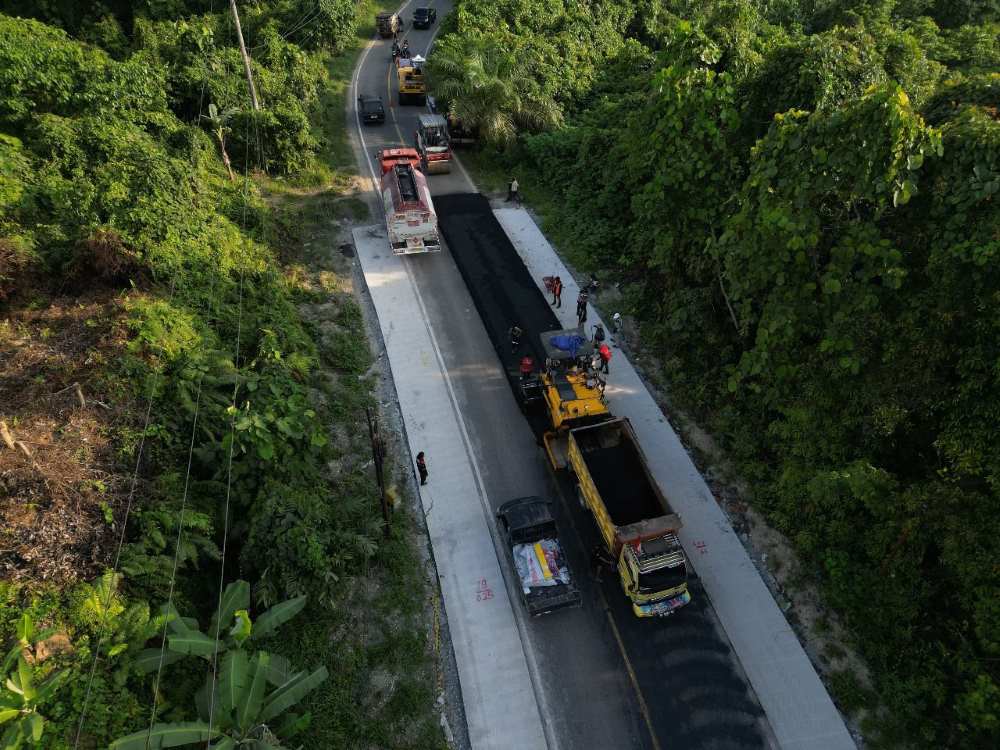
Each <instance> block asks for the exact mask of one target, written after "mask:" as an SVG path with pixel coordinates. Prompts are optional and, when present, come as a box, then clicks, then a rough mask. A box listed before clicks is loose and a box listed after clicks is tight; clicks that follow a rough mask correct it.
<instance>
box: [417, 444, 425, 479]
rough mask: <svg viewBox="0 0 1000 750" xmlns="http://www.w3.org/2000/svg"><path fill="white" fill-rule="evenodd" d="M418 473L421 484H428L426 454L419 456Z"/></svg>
mask: <svg viewBox="0 0 1000 750" xmlns="http://www.w3.org/2000/svg"><path fill="white" fill-rule="evenodd" d="M417 473H418V474H419V475H420V484H421V485H424V484H427V462H426V461H425V460H424V452H423V451H420V453H418V454H417Z"/></svg>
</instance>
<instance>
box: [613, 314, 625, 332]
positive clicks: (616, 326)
mask: <svg viewBox="0 0 1000 750" xmlns="http://www.w3.org/2000/svg"><path fill="white" fill-rule="evenodd" d="M621 329H622V314H621V313H620V312H616V313H615V314H614V315H612V316H611V333H613V334H615V335H617V334H618V331H620V330H621Z"/></svg>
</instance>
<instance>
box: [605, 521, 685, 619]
mask: <svg viewBox="0 0 1000 750" xmlns="http://www.w3.org/2000/svg"><path fill="white" fill-rule="evenodd" d="M618 567H619V573H620V574H621V578H622V583H623V585H624V587H625V593H626V594H627V596H628V597H629V599H631V600H632V610H633V612H635V614H636V615H637V616H638V617H654V616H663V615H668V614H671V613H672V612H673V611H674V610H675V609H679V608H680V607H683V606H684V605H685V604H687V603H688V602H690V601H691V594H690V593H689V592H688V587H687V578H688V576H687V559H686V558H685V556H684V551H683V549H681V544H680V540H678V538H677V535H676V534H672V533H670V534H665V535H663V536H661V537H657V538H655V539H648V540H646V541H645V542H639V543H636V544H623V545H622V554H621V559H620V560H619V561H618Z"/></svg>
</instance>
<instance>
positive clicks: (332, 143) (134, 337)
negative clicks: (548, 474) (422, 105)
mask: <svg viewBox="0 0 1000 750" xmlns="http://www.w3.org/2000/svg"><path fill="white" fill-rule="evenodd" d="M359 14H360V15H361V17H362V18H363V19H364V22H363V23H362V28H361V30H360V31H359V33H358V34H357V36H356V38H355V39H354V43H353V44H349V45H348V49H347V50H346V52H344V53H342V54H340V55H336V56H334V55H330V54H329V53H325V52H315V51H313V52H303V54H304V55H306V56H305V57H304V58H295V59H304V60H305V61H306V62H307V63H310V64H309V65H307V66H304V67H303V70H316V69H317V67H316V66H315V65H312V64H311V63H313V62H315V60H316V59H320V60H321V61H322V62H323V65H322V68H321V69H322V71H323V73H322V75H321V80H320V81H319V84H318V85H319V89H320V94H319V96H318V97H317V98H316V99H315V100H312V99H310V101H311V102H312V106H311V109H310V112H309V113H310V115H311V117H312V127H311V130H312V133H311V135H312V138H314V139H315V140H316V141H318V142H319V144H320V150H319V154H318V156H317V158H315V159H312V160H307V162H308V166H306V167H305V168H304V169H302V170H301V171H300V172H298V173H296V174H293V175H290V176H288V177H285V178H275V177H268V176H266V175H262V174H258V175H255V176H253V178H252V179H250V180H245V179H244V178H242V177H237V178H236V179H233V180H229V179H227V175H226V174H225V172H224V170H223V167H222V164H221V161H220V158H219V144H218V143H217V142H214V141H213V140H212V136H211V135H210V134H208V133H206V132H205V131H204V130H203V129H202V128H201V127H199V126H198V125H192V124H191V122H189V121H188V120H186V119H181V118H180V117H178V116H176V115H175V114H174V113H173V111H172V110H170V109H169V108H168V107H167V93H166V92H165V90H160V88H156V87H161V88H162V86H163V81H164V80H165V78H166V71H167V69H168V68H170V66H171V65H173V64H174V63H175V62H176V61H174V60H172V59H171V60H169V62H168V61H167V60H166V59H164V60H159V61H157V62H152V63H149V64H150V66H151V68H150V71H152V72H155V73H157V74H158V75H160V78H157V77H156V76H155V75H149V76H147V77H146V79H144V80H149V81H152V83H151V86H153V88H154V89H156V90H155V91H153V93H151V94H150V95H149V97H148V101H145V100H144V101H142V102H139V103H138V104H133V105H123V109H122V112H118V111H116V112H114V113H109V112H106V111H104V110H100V111H98V112H96V113H95V112H91V111H88V110H85V109H80V108H79V107H77V104H78V103H77V102H76V100H74V101H73V102H69V103H65V102H63V103H57V104H52V103H51V102H42V108H43V109H44V107H45V106H48V107H50V108H55V109H57V111H58V116H57V117H49V116H48V115H47V114H46V115H45V116H44V117H42V116H39V117H38V118H37V120H36V119H32V118H34V115H32V114H31V113H32V112H33V111H34V110H35V109H37V108H38V106H37V105H38V102H37V101H36V100H38V99H40V98H41V97H40V95H39V94H37V93H35V89H31V91H30V92H29V93H27V94H24V96H23V99H24V102H23V106H22V107H21V110H19V111H23V112H24V113H28V114H25V115H24V117H23V118H22V119H20V120H12V119H11V118H7V119H6V120H2V121H0V130H2V131H3V132H0V209H3V210H0V318H3V319H4V320H3V322H2V324H0V362H2V366H0V420H2V421H3V427H4V430H3V442H2V443H0V518H2V519H3V524H2V526H3V529H2V535H3V536H2V540H3V542H4V545H3V549H2V550H0V571H2V575H0V639H2V641H3V642H4V643H5V645H9V644H10V643H11V642H12V641H13V639H14V635H15V633H16V631H17V630H18V628H19V627H21V626H20V625H19V623H20V622H21V617H22V615H25V614H27V615H29V616H30V617H31V619H32V620H33V621H34V622H35V623H36V624H37V626H38V629H39V632H46V635H45V636H44V637H40V638H39V642H38V643H31V644H30V645H29V646H24V647H23V648H24V649H25V651H24V652H23V653H24V654H26V657H25V658H26V659H28V662H27V663H28V664H29V665H30V668H31V670H32V671H33V673H34V678H35V679H36V680H41V679H44V678H45V677H47V676H50V675H53V674H56V673H58V672H59V671H60V670H66V675H65V679H64V681H63V683H62V685H61V687H60V689H59V690H58V691H57V692H56V693H55V694H54V695H53V696H52V697H50V698H49V699H48V700H47V701H46V702H45V705H43V706H42V709H41V710H42V713H43V714H44V716H45V717H46V723H45V730H44V733H43V736H42V739H41V740H40V741H38V740H37V738H36V740H35V741H34V743H33V746H38V747H44V748H59V749H60V750H62V748H68V747H71V746H74V745H75V744H76V743H75V742H74V736H75V735H76V729H77V725H78V723H79V722H80V721H81V717H83V721H82V734H81V741H80V743H79V746H80V747H106V746H108V744H109V743H110V742H111V741H112V740H114V739H115V738H117V737H121V736H122V735H124V734H127V733H129V732H133V731H136V730H138V729H140V728H141V727H144V726H146V725H147V723H148V722H149V720H150V716H151V714H152V712H153V707H154V706H155V707H156V713H157V718H158V719H159V720H161V721H186V720H191V719H192V718H193V714H194V712H195V708H194V705H193V700H192V696H193V695H194V693H195V692H196V691H197V689H198V688H199V686H200V685H201V684H203V682H204V680H205V678H206V671H205V669H204V668H203V664H202V663H199V662H197V660H195V661H194V662H190V661H189V662H183V663H180V664H176V665H168V666H167V667H166V668H165V670H164V673H163V677H164V681H163V682H162V683H161V684H160V692H159V694H158V695H156V696H155V697H154V695H153V678H152V677H151V676H150V675H149V674H148V673H143V672H142V671H141V670H140V669H139V668H138V662H139V661H140V658H139V657H140V654H141V652H142V650H143V648H144V647H146V646H147V645H151V646H158V645H159V639H160V633H161V632H162V625H163V623H162V621H160V620H159V619H158V615H157V613H158V612H159V608H160V605H161V604H162V603H163V602H165V601H166V600H167V598H168V596H171V597H172V599H173V603H174V605H175V606H176V607H177V609H178V610H179V611H180V612H181V613H183V614H184V615H185V616H191V617H194V618H196V619H197V620H198V621H199V622H200V625H201V626H202V627H204V626H205V625H206V624H207V622H208V620H209V617H210V616H211V613H212V612H214V611H215V605H216V600H217V596H218V593H217V588H216V586H217V583H218V581H219V575H220V561H221V560H222V557H223V555H222V550H221V549H220V546H221V540H222V539H223V533H222V530H223V527H224V525H225V524H227V523H228V532H229V533H228V535H227V536H226V538H227V540H228V547H227V549H226V550H225V553H226V554H225V560H224V562H225V569H224V570H225V578H226V579H235V578H243V579H245V580H247V581H249V582H250V583H251V586H252V593H253V604H252V605H251V607H250V609H251V612H252V614H253V615H256V614H258V613H259V611H260V610H261V609H262V608H264V607H266V606H268V605H269V604H271V603H273V602H274V601H279V600H282V599H285V598H288V597H290V596H294V595H296V594H307V595H308V597H309V598H308V607H307V609H306V610H305V611H304V612H303V613H302V614H300V615H299V617H298V618H297V619H296V620H294V621H293V622H292V623H291V624H289V625H286V626H284V627H283V629H282V631H281V632H280V634H279V637H277V638H276V639H275V642H274V643H273V644H271V645H272V646H273V649H274V650H275V651H280V652H281V653H283V654H285V655H287V656H289V657H291V661H292V663H293V664H294V665H295V667H297V668H303V669H305V668H312V667H315V666H318V664H319V663H325V664H326V665H327V667H328V669H329V672H330V674H331V675H332V677H331V678H330V679H329V680H328V681H327V682H326V683H325V684H324V685H323V687H322V689H320V690H317V691H316V692H314V693H312V694H311V695H309V696H308V699H307V704H306V705H305V708H307V709H309V710H311V712H312V715H313V717H314V721H313V725H312V727H311V728H309V729H308V730H307V731H306V732H305V733H304V734H302V735H301V736H299V737H296V739H295V742H296V743H303V744H304V746H305V747H309V748H329V747H364V746H366V745H378V746H381V747H413V748H428V747H439V746H441V745H442V744H443V742H442V739H441V733H440V730H439V729H438V725H437V715H436V712H435V706H434V699H435V697H436V694H437V684H436V680H435V669H434V657H435V645H434V642H433V639H432V638H431V637H430V636H429V634H430V633H433V632H434V629H433V627H432V626H431V624H430V623H431V621H432V620H431V617H432V614H430V613H431V611H432V610H431V609H429V608H428V606H427V602H428V596H429V588H428V587H427V585H426V582H425V581H424V577H423V573H422V570H423V568H422V565H421V562H420V556H419V547H418V545H419V539H418V538H417V537H416V536H415V533H414V528H413V523H412V521H411V519H409V518H408V517H407V516H406V514H405V512H399V513H398V514H397V519H396V524H395V526H394V529H393V536H392V538H391V539H389V540H388V541H383V540H382V538H381V529H380V520H381V519H380V514H379V512H378V503H377V494H376V489H375V483H374V479H373V476H372V471H371V468H370V467H369V466H368V461H369V459H370V454H369V448H368V445H367V435H366V432H365V428H364V407H365V406H366V405H369V404H372V403H373V401H374V399H373V398H372V383H371V381H370V380H368V379H364V378H363V377H362V376H363V374H364V373H365V371H366V370H367V369H368V367H369V366H370V364H371V354H370V351H369V347H368V344H367V340H366V333H365V328H364V321H363V319H362V313H361V308H360V307H359V306H358V304H357V301H356V299H355V296H354V291H355V290H354V289H353V282H352V278H353V275H352V269H351V261H350V260H348V258H347V257H345V255H342V254H340V252H339V250H338V249H339V247H340V245H341V244H343V243H344V242H347V241H349V239H350V238H349V228H350V226H351V224H352V223H353V222H355V221H362V220H365V221H367V220H368V217H367V209H366V207H365V204H364V202H363V201H362V200H361V199H360V197H359V196H358V195H356V194H355V193H354V192H353V190H354V159H353V156H352V154H351V151H350V146H349V140H348V137H347V136H348V133H347V131H346V129H345V127H344V126H345V117H344V104H345V96H346V95H347V92H348V89H349V84H350V74H351V71H352V69H353V66H354V63H355V61H356V59H357V55H358V52H359V51H360V50H361V49H362V47H363V45H364V41H365V39H367V38H368V37H369V36H370V32H371V23H372V17H373V14H374V7H373V5H372V4H370V3H368V4H363V5H362V6H361V7H360V9H359ZM215 22H220V23H221V22H222V21H221V20H220V19H219V18H214V19H211V18H210V19H206V20H205V23H207V24H211V23H215ZM186 28H187V27H186V25H185V24H180V23H178V24H174V23H172V22H171V23H166V22H165V23H164V24H163V25H162V26H160V27H158V32H162V33H164V34H166V33H167V32H171V33H172V32H177V33H181V34H182V33H183V32H184V30H185V29H186ZM0 34H3V35H5V36H4V37H3V41H4V42H5V44H0V48H2V50H3V52H4V53H5V54H7V53H9V54H20V52H19V51H21V50H36V48H37V49H38V50H42V51H44V52H45V53H46V54H49V53H51V54H52V55H53V57H52V58H51V60H49V59H48V58H47V60H49V61H48V62H47V64H46V65H47V66H48V67H46V66H37V67H39V68H40V70H41V74H40V75H43V76H44V75H48V74H50V73H51V71H50V70H49V68H53V69H58V64H63V65H65V66H67V70H66V71H63V72H65V73H66V75H71V76H77V75H78V74H80V71H79V70H77V68H76V67H73V66H74V65H77V64H78V63H79V61H80V60H82V59H84V56H85V55H89V56H90V57H88V58H86V59H87V64H88V65H89V66H90V67H88V68H87V74H86V75H82V74H80V75H79V78H80V79H81V80H87V81H90V82H91V84H89V85H95V86H96V85H97V84H98V83H100V82H101V81H103V80H104V79H103V78H102V76H107V77H108V78H109V79H110V80H114V81H116V82H117V81H121V80H125V79H128V80H129V81H131V80H132V79H131V78H130V77H129V76H128V75H124V72H127V71H124V72H123V70H122V69H121V65H122V64H120V63H118V62H116V61H114V60H112V59H110V58H107V57H105V56H103V53H100V52H98V51H96V50H94V49H93V48H87V49H84V47H83V46H82V45H81V44H80V42H79V41H77V40H75V39H73V38H71V37H68V36H65V35H62V34H61V32H54V31H52V30H51V29H48V28H46V27H43V25H42V24H29V23H26V22H21V21H15V20H10V19H5V18H4V17H2V16H0ZM153 37H157V34H153V35H151V37H150V38H153ZM157 38H158V37H157ZM9 40H13V41H9ZM274 43H275V44H276V43H277V42H274ZM177 50H178V51H182V52H183V54H187V53H188V48H187V46H186V45H184V44H180V45H179V46H178V47H177ZM57 52H58V53H59V54H56V53H57ZM168 52H170V50H165V49H164V50H160V54H163V55H164V58H168V57H169V55H168V54H167V53H168ZM151 54H153V53H151ZM261 56H262V57H263V56H264V55H263V53H262V54H261ZM154 57H155V55H154ZM52 60H55V62H52ZM275 65H276V66H277V63H275ZM28 67H31V66H28ZM32 69H33V68H32ZM170 69H172V70H176V68H170ZM118 76H122V77H118ZM265 78H266V77H265ZM273 80H276V81H279V82H280V81H281V80H284V79H282V78H276V79H273ZM94 82H96V83H94ZM212 82H213V83H218V81H216V80H215V78H213V79H212ZM116 85H117V84H116ZM282 85H283V84H282ZM308 88H309V87H308V86H304V87H303V89H304V90H307V89H308ZM273 93H277V92H273ZM32 97H34V99H32ZM81 99H85V100H86V101H88V102H89V101H91V99H88V98H87V97H81ZM271 101H272V102H273V101H274V98H272V99H271ZM60 107H61V109H60ZM220 109H221V107H220ZM43 114H44V113H43ZM46 118H47V119H46ZM191 119H194V118H191ZM41 121H44V122H47V123H49V124H51V123H53V122H58V123H59V127H60V128H61V129H60V135H59V137H60V139H61V143H62V144H63V145H65V146H66V149H65V151H63V152H59V153H58V154H57V155H55V156H53V155H52V154H49V153H48V152H44V153H43V149H42V147H43V146H44V144H45V139H40V140H39V139H28V138H25V137H24V134H25V133H28V132H31V128H32V127H35V126H36V125H37V124H38V122H41ZM154 121H155V123H156V125H155V126H151V125H149V123H150V122H154ZM200 124H201V123H200V121H199V125H200ZM264 124H266V122H265V123H264ZM7 130H9V131H10V132H11V133H14V134H13V135H10V134H8V133H7V132H6V131H7ZM241 132H243V133H245V132H249V129H248V128H246V129H243V130H241V129H239V128H234V129H233V130H232V131H231V133H230V135H231V136H232V138H231V143H235V142H237V140H238V139H237V135H239V133H241ZM272 145H273V144H272ZM258 146H259V144H258ZM303 158H305V157H304V156H303ZM248 161H250V160H248V159H243V158H236V154H235V153H234V159H233V163H234V164H241V165H242V164H246V163H247V162H248ZM250 163H252V161H251V162H250ZM290 163H291V162H290ZM295 163H299V162H298V161H296V162H295ZM43 167H44V170H43ZM275 171H278V170H275ZM43 172H44V174H43ZM29 195H30V196H31V199H30V200H29V199H25V200H22V196H29ZM64 199H65V201H66V202H63V201H64ZM95 216H97V217H101V221H103V225H99V226H96V227H95V225H94V224H95V222H97V221H98V219H95V218H94V217H95ZM147 409H148V419H149V422H148V425H146V424H145V419H144V417H145V415H146V414H147ZM140 444H141V445H142V448H141V449H140ZM230 469H231V470H230ZM133 472H135V474H134V476H133ZM187 472H190V475H189V476H188V474H187ZM223 500H224V502H223ZM182 508H183V511H182V510H181V509H182ZM123 527H124V528H123ZM123 531H124V537H123ZM121 538H124V540H125V544H124V547H123V549H122V550H121V557H120V559H119V558H118V555H117V552H118V550H117V544H118V540H119V539H121ZM175 540H182V541H181V544H180V545H179V548H178V549H179V551H178V552H177V554H176V557H175ZM113 565H117V567H118V573H119V575H117V576H114V575H110V574H105V575H102V573H103V572H104V571H106V570H108V569H109V568H111V567H112V566H113ZM254 605H257V606H254ZM50 629H51V632H50ZM21 631H22V632H25V630H24V627H21ZM17 648H18V649H21V648H22V646H21V645H18V646H17ZM98 649H100V653H99V654H97V653H96V652H97V650H98ZM95 656H96V657H98V658H96V659H95ZM92 665H96V668H95V669H93V672H91V668H92ZM25 669H27V667H26V668H25ZM22 671H24V670H22ZM91 674H93V682H92V683H91V681H90V675H91ZM5 676H6V675H5ZM9 685H10V683H8V689H3V688H0V692H3V696H0V697H2V698H3V699H4V701H6V700H7V699H8V697H10V695H9ZM359 706H361V708H360V709H359ZM84 713H85V716H84ZM8 718H9V717H8ZM5 729H6V727H5Z"/></svg>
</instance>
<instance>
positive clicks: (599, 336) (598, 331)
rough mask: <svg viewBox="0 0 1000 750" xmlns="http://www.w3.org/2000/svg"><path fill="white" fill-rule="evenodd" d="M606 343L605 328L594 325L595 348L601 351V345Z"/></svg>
mask: <svg viewBox="0 0 1000 750" xmlns="http://www.w3.org/2000/svg"><path fill="white" fill-rule="evenodd" d="M603 343H604V326H602V325H601V324H600V323H594V348H595V349H599V348H600V346H601V344H603Z"/></svg>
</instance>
